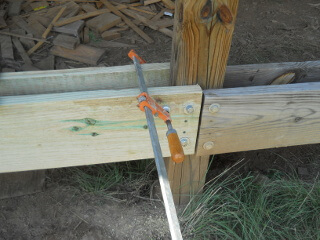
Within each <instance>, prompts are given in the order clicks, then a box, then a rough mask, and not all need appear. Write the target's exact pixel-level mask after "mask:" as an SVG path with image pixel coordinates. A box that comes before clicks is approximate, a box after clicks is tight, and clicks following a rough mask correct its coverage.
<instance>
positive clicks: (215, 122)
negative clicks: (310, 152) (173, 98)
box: [197, 83, 320, 155]
mask: <svg viewBox="0 0 320 240" xmlns="http://www.w3.org/2000/svg"><path fill="white" fill-rule="evenodd" d="M211 104H219V105H220V109H218V111H217V112H216V113H211V112H210V111H209V107H210V106H211ZM206 142H213V143H214V145H213V147H212V148H211V149H209V150H205V149H204V148H203V145H204V144H205V143H206ZM319 142H320V83H301V84H289V85H278V86H257V87H246V88H232V89H221V90H206V91H205V99H204V105H203V110H202V121H201V125H200V131H199V139H198V147H197V154H198V155H208V154H219V153H229V152H239V151H247V150H256V149H265V148H276V147H287V146H293V145H303V144H311V143H319Z"/></svg>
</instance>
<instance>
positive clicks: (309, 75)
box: [224, 61, 320, 88]
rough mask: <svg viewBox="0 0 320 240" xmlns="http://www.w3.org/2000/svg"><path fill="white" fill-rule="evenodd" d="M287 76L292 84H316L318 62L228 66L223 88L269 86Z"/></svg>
mask: <svg viewBox="0 0 320 240" xmlns="http://www.w3.org/2000/svg"><path fill="white" fill-rule="evenodd" d="M287 74H292V76H293V79H292V81H291V82H292V83H303V82H317V81H319V80H320V61H307V62H283V63H264V64H248V65H235V66H228V67H227V73H226V80H225V82H224V87H225V88H234V87H247V86H262V85H271V84H273V83H274V82H275V80H276V79H279V78H281V76H284V75H287Z"/></svg>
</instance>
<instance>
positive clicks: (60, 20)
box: [0, 0, 175, 72]
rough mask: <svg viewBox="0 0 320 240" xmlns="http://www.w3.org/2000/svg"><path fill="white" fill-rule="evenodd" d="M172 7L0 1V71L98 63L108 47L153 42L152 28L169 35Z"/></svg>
mask: <svg viewBox="0 0 320 240" xmlns="http://www.w3.org/2000/svg"><path fill="white" fill-rule="evenodd" d="M174 7H175V2H174V0H97V1H87V0H50V1H49V0H4V1H0V50H1V58H0V59H1V60H2V61H1V64H0V68H1V71H2V72H12V71H33V70H53V69H61V68H65V67H68V64H70V63H73V62H74V63H75V64H76V62H78V63H79V64H80V63H81V64H87V65H83V66H88V65H89V66H90V65H92V66H97V65H98V64H99V61H100V60H101V59H102V58H103V56H104V55H105V52H106V50H107V49H109V48H133V47H137V46H138V45H140V44H144V45H146V44H151V43H153V42H154V41H155V40H156V39H153V34H152V31H158V32H160V33H162V34H164V35H166V36H168V37H172V36H173V14H174ZM166 13H170V14H166ZM148 29H152V30H148ZM145 30H147V31H145ZM66 59H68V60H66ZM72 66H73V65H71V66H70V67H72ZM99 66H100V65H99Z"/></svg>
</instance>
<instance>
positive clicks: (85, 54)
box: [50, 44, 105, 65]
mask: <svg viewBox="0 0 320 240" xmlns="http://www.w3.org/2000/svg"><path fill="white" fill-rule="evenodd" d="M50 53H51V54H53V55H55V56H58V57H63V58H67V59H71V60H74V61H78V62H83V63H87V64H91V65H97V64H98V62H99V60H100V59H101V58H102V56H103V55H104V53H105V50H103V49H100V48H96V47H91V46H87V45H83V44H80V45H79V46H78V47H77V48H75V49H67V48H63V47H59V46H54V47H53V48H51V50H50Z"/></svg>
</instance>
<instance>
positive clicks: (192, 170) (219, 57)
mask: <svg viewBox="0 0 320 240" xmlns="http://www.w3.org/2000/svg"><path fill="white" fill-rule="evenodd" d="M162 1H163V2H164V3H165V4H166V6H167V7H170V5H172V3H171V1H170V0H166V1H164V0H162ZM238 2H239V1H238V0H221V1H220V0H219V1H218V0H198V1H192V0H177V1H176V7H175V12H176V13H178V14H175V26H174V37H173V44H172V46H173V50H172V58H171V76H170V79H171V82H172V84H173V85H190V84H199V85H200V86H201V87H202V88H204V89H208V88H222V87H223V82H224V79H225V77H224V76H225V71H226V66H227V60H228V56H229V51H230V46H231V40H232V34H233V30H234V25H235V19H236V15H237V8H238ZM170 8H172V6H171V7H170ZM209 158H210V156H209V155H207V156H203V157H196V156H188V157H187V158H186V160H185V161H184V162H183V163H182V164H172V162H171V161H170V160H169V159H167V160H166V161H167V169H168V172H169V173H172V175H170V180H171V188H172V192H173V194H174V196H175V200H176V203H178V204H186V203H187V202H188V201H189V200H190V197H191V196H192V195H194V194H196V193H198V192H200V191H201V189H202V188H203V185H204V182H205V176H206V174H205V173H206V170H207V168H208V163H209ZM200 173H202V174H203V175H200Z"/></svg>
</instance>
